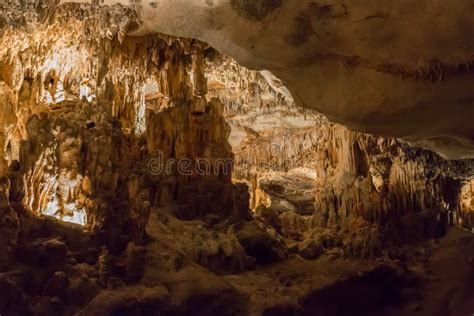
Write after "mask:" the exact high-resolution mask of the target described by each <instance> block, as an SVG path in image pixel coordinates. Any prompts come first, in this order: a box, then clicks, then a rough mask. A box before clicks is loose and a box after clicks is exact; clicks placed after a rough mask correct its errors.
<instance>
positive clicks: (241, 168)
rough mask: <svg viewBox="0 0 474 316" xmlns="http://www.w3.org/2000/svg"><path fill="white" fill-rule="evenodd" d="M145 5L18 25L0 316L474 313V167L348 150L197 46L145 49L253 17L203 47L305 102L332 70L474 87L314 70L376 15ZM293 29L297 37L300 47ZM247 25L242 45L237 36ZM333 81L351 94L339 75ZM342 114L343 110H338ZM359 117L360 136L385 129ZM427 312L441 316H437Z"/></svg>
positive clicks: (252, 6) (340, 136)
mask: <svg viewBox="0 0 474 316" xmlns="http://www.w3.org/2000/svg"><path fill="white" fill-rule="evenodd" d="M105 4H111V2H110V1H105ZM125 4H127V5H130V6H129V7H124V6H121V5H113V6H101V5H99V4H98V3H97V2H96V1H94V2H93V4H92V5H91V4H86V3H82V4H71V3H68V4H63V5H61V6H59V7H56V3H55V2H49V1H48V2H44V1H43V2H41V1H20V2H12V1H8V2H6V3H2V5H1V6H0V8H1V10H2V11H1V12H2V13H3V16H2V20H1V23H0V28H1V38H0V44H1V47H2V48H1V49H0V109H1V110H0V151H1V154H2V159H1V161H0V162H1V163H0V167H1V168H0V173H1V176H2V178H1V180H0V228H1V229H0V246H1V247H0V248H1V249H0V258H1V259H0V314H5V315H17V314H20V315H23V314H24V315H30V314H32V315H114V314H118V313H126V314H133V315H150V314H157V313H159V314H163V315H190V314H192V315H215V314H222V315H275V314H276V315H281V314H283V315H288V314H290V315H315V314H325V315H347V314H364V315H365V314H369V315H370V314H377V315H384V314H385V312H387V315H389V312H392V313H393V312H394V311H395V314H397V313H396V312H398V314H400V309H403V308H408V309H410V308H412V309H411V310H412V311H413V310H415V311H418V310H420V309H421V313H423V312H424V311H431V310H436V308H433V306H436V302H443V304H444V305H445V306H449V308H447V309H446V308H443V309H438V310H442V311H443V312H444V311H445V310H448V311H449V312H451V311H452V312H453V313H456V312H459V313H461V312H463V311H464V310H467V307H469V298H470V297H472V295H471V294H472V286H469V285H470V284H471V283H472V282H471V274H472V273H471V272H472V271H471V270H472V269H471V267H470V264H471V263H472V258H469V254H470V253H472V251H471V250H472V249H471V248H472V242H471V241H472V236H471V235H468V233H467V232H465V231H461V232H463V233H462V234H460V233H457V235H458V236H455V238H454V240H455V242H450V239H451V238H453V237H452V235H451V234H452V232H453V231H454V232H457V231H458V230H456V229H454V228H451V229H450V228H449V227H450V224H460V225H462V226H463V227H464V228H465V229H467V230H469V229H472V213H473V212H472V210H471V209H472V208H470V205H471V204H472V203H471V199H472V188H471V186H470V185H468V184H467V183H468V182H469V181H470V180H471V178H472V174H473V172H472V162H470V161H452V162H447V161H444V160H442V159H441V158H440V157H438V156H436V155H435V154H433V153H432V152H429V151H425V150H421V149H419V148H414V147H411V146H409V145H408V144H406V143H405V142H403V141H400V140H397V139H387V138H381V137H379V136H370V135H365V134H361V133H357V132H350V131H349V130H347V129H346V128H344V127H342V126H340V125H336V124H334V123H330V122H329V121H328V120H327V119H326V118H324V117H323V116H321V115H319V114H317V113H314V112H312V111H310V110H307V109H303V108H300V107H298V106H297V104H296V102H295V101H294V99H293V97H292V95H291V94H290V92H289V90H288V89H287V88H286V87H285V84H284V82H283V81H282V80H280V79H277V78H276V77H274V76H273V75H272V74H271V73H270V72H269V71H262V72H257V71H251V70H249V69H246V68H243V67H242V66H239V65H238V64H237V63H236V62H235V61H234V60H232V59H231V58H227V57H225V56H223V55H221V54H220V53H217V51H216V50H215V49H214V48H211V47H209V46H208V45H207V44H205V43H203V42H199V41H198V40H196V39H184V38H175V37H172V36H169V35H148V36H141V37H131V36H128V35H130V34H135V35H137V34H139V35H143V34H144V33H143V32H147V30H148V31H156V30H157V26H156V25H153V24H152V23H151V22H153V23H154V22H156V21H155V20H154V19H151V18H150V17H152V16H150V13H151V12H155V13H156V12H160V13H159V14H161V13H166V14H169V16H159V15H156V16H154V17H158V16H159V17H160V18H163V20H162V21H168V22H169V21H170V19H171V20H172V21H173V23H170V24H167V25H166V27H169V28H170V29H171V30H172V32H170V33H179V32H182V31H186V29H187V27H186V25H187V23H192V22H196V21H194V20H193V19H194V18H195V17H196V16H200V20H199V21H198V22H199V23H195V24H194V26H193V30H192V31H193V32H198V33H199V32H200V31H202V30H203V29H202V28H201V26H203V25H204V24H206V23H208V24H209V25H214V23H219V21H221V22H222V21H225V22H228V21H227V20H223V19H224V18H229V17H236V19H235V20H232V21H233V22H232V23H224V24H223V25H222V28H220V29H219V32H215V33H213V32H209V33H206V32H204V33H200V34H194V35H195V37H199V38H207V39H210V38H212V40H213V41H214V43H215V44H216V47H217V48H220V49H223V50H229V51H228V52H229V53H232V54H233V55H235V56H237V57H239V58H240V60H241V61H245V63H246V64H249V65H250V64H253V65H256V66H261V65H268V66H269V68H271V69H273V70H274V71H275V72H281V74H283V77H284V79H286V80H287V81H288V78H289V74H290V72H289V70H288V69H290V70H291V69H293V70H292V71H295V72H296V70H295V67H299V68H301V69H298V72H297V73H298V74H299V75H301V76H302V77H301V78H306V79H307V78H308V74H313V73H314V72H313V71H314V70H315V67H316V66H315V65H317V67H316V68H318V67H322V68H324V67H326V66H327V64H331V63H332V62H335V63H336V64H338V65H339V66H338V67H339V68H338V69H339V70H341V69H342V70H341V71H343V72H345V75H347V76H352V75H353V76H354V78H352V79H354V80H357V79H360V78H358V77H357V74H358V73H359V72H358V71H359V70H358V69H359V68H361V69H365V70H362V71H373V72H376V73H378V74H379V75H381V74H384V75H386V76H392V77H396V78H398V79H400V80H405V81H407V82H411V81H415V82H418V84H420V85H425V84H426V85H428V84H429V85H444V84H448V83H447V82H448V81H442V82H440V83H435V82H437V80H438V79H439V76H440V75H441V74H443V75H444V74H447V73H446V72H445V71H447V72H448V73H449V75H450V76H451V77H449V78H448V79H446V80H451V78H458V77H459V76H464V75H465V76H468V74H467V73H465V72H463V71H464V70H462V69H457V70H456V69H454V68H449V71H448V70H446V68H443V67H442V65H439V64H437V63H434V62H430V65H429V66H428V68H427V71H421V72H417V73H414V72H413V71H411V70H410V69H408V70H404V71H401V68H399V67H394V66H393V65H392V64H391V63H388V64H387V63H385V62H384V61H383V60H382V61H381V62H382V64H377V63H375V62H373V60H372V59H373V58H367V59H366V58H363V57H360V56H363V55H365V53H367V54H368V53H371V50H368V51H363V52H361V53H360V54H359V55H360V56H359V55H354V56H352V55H351V56H350V57H347V56H346V57H344V56H345V55H344V54H340V55H341V56H339V55H338V54H335V53H325V54H319V55H317V56H313V57H314V58H313V59H311V58H310V59H308V60H295V59H294V58H295V56H296V57H297V58H298V56H297V55H298V54H301V53H302V52H304V51H305V50H306V49H308V47H311V48H314V47H313V45H314V42H315V41H323V42H324V43H326V42H328V43H327V44H331V43H329V42H330V38H331V37H330V36H332V35H331V34H333V32H327V34H326V33H325V29H326V28H329V29H331V30H336V29H337V30H339V31H340V32H342V33H343V32H344V30H345V29H344V28H342V27H339V25H340V24H339V23H346V22H345V21H347V20H351V19H353V18H354V16H353V15H354V11H353V10H354V8H355V7H357V8H358V7H359V6H361V7H363V6H364V5H363V4H357V3H355V4H351V5H349V4H347V3H343V2H337V3H333V2H329V3H320V2H314V1H313V2H308V3H305V5H303V6H300V7H297V5H298V4H301V3H298V2H290V1H233V2H230V1H227V2H220V1H202V2H199V3H198V2H196V1H173V2H167V1H160V2H153V3H150V2H146V1H127V2H126V3H125ZM150 4H151V5H150ZM194 4H199V6H198V7H195V6H194ZM306 4H307V5H306ZM167 5H172V6H177V7H179V8H180V10H182V11H180V12H179V14H180V17H181V18H180V19H177V18H176V16H174V15H173V10H172V9H173V7H168V8H169V9H170V11H167V10H162V9H163V8H164V7H166V6H167ZM232 5H233V7H234V9H233V8H232ZM378 5H379V4H376V5H374V6H375V7H377V6H378ZM399 5H400V4H392V5H391V6H389V7H388V8H387V9H386V10H387V11H388V12H389V13H391V12H392V11H393V10H395V9H396V8H398V6H399ZM142 6H143V7H142ZM204 6H205V8H206V10H207V11H206V12H207V13H206V14H207V15H200V14H201V13H202V12H201V11H200V10H199V9H202V8H203V7H204ZM145 8H146V10H145ZM236 8H238V10H237V11H238V12H237V11H236V10H235V9H236ZM384 8H385V6H384ZM155 10H160V11H155ZM189 10H191V11H192V12H190V11H189ZM384 10H385V9H384ZM414 11H416V8H414ZM215 12H219V13H220V14H219V15H218V16H217V17H216V16H215ZM155 13H153V14H155ZM183 14H184V15H186V14H189V16H188V17H189V20H188V19H183V18H182V16H183ZM239 14H240V15H239ZM294 14H296V15H294ZM281 15H285V16H286V15H288V16H287V17H286V18H285V19H282V20H283V21H285V20H287V19H290V20H291V18H292V17H297V18H296V21H295V23H281V25H280V24H278V23H277V22H278V21H277V20H278V19H277V18H279V17H280V16H281ZM381 16H382V17H383V16H384V15H383V14H381V15H380V16H379V15H376V16H374V17H373V18H372V17H371V18H370V19H368V20H378V19H382V18H381ZM402 16H404V15H402ZM221 19H222V20H221ZM234 22H235V23H236V24H239V23H242V24H241V25H240V27H239V29H238V33H242V34H237V33H232V34H228V32H229V30H232V28H234V27H235V25H234ZM372 22H373V21H372ZM160 23H161V20H160ZM203 23H204V24H203ZM275 23H276V25H275ZM266 26H275V28H274V29H266ZM355 28H357V26H355ZM211 29H212V28H208V29H207V30H211ZM255 29H258V30H259V31H258V32H254V33H253V34H252V33H248V34H249V35H247V34H246V33H245V32H246V31H249V30H255ZM188 30H190V29H188ZM282 30H283V31H284V32H282ZM380 31H381V32H383V29H381V30H380ZM134 32H135V33H134ZM140 32H142V33H140ZM269 33H272V34H270V35H269ZM222 34H224V36H220V35H222ZM226 34H227V35H226ZM282 34H285V36H284V37H282ZM357 34H364V33H363V32H362V33H357ZM194 35H193V36H194ZM260 35H262V36H260ZM267 35H269V36H267ZM382 35H384V34H382ZM246 36H250V37H252V36H254V37H252V38H249V41H250V42H252V43H253V44H254V45H255V47H254V48H251V49H254V50H255V52H252V53H251V54H249V55H245V50H246V49H247V50H248V49H249V47H251V45H250V42H247V41H245V40H244V41H243V42H242V43H238V44H239V45H240V44H242V45H241V47H240V48H239V47H238V46H236V45H235V40H236V38H241V39H242V38H243V37H246ZM262 41H263V42H264V43H263V44H262ZM226 43H227V44H229V45H227V44H226ZM232 43H234V44H232ZM349 43H350V42H349ZM230 44H232V45H233V46H232V45H230ZM253 44H252V45H253ZM332 44H334V45H336V44H337V43H332ZM262 45H263V46H262ZM275 45H277V46H278V45H282V46H281V47H283V48H288V47H290V46H291V47H292V49H291V50H288V49H282V50H274V51H272V49H274V48H275ZM341 45H342V44H341ZM316 46H317V45H316ZM363 46H364V45H362V44H360V46H358V48H360V49H362V48H363ZM262 47H264V51H262ZM265 47H266V48H265ZM327 47H333V46H330V45H327ZM348 48H350V47H348ZM267 49H268V50H267ZM313 50H314V49H313ZM362 50H363V49H362ZM314 51H315V52H316V53H317V51H316V50H314ZM288 52H289V53H288ZM262 53H265V54H263V55H262ZM363 53H364V54H363ZM286 54H288V55H286ZM259 55H260V56H263V58H261V59H258V58H256V56H259ZM285 56H286V57H285ZM301 56H302V55H301ZM301 56H299V57H301ZM305 56H309V57H311V56H312V55H308V54H306V55H305ZM247 57H249V58H247ZM372 57H373V56H372ZM281 58H283V59H284V62H282V60H283V59H281ZM265 60H266V61H267V62H265ZM269 60H272V61H273V62H274V63H272V64H269V63H268V61H269ZM301 63H303V64H301ZM331 65H332V64H331ZM302 66H304V67H305V68H304V69H302ZM318 69H319V70H320V68H318ZM423 69H424V68H423ZM326 70H327V71H328V72H327V73H324V72H323V73H322V74H321V76H326V77H327V78H328V83H331V82H332V80H331V79H334V78H333V77H331V75H328V74H335V73H337V72H334V71H333V70H334V69H332V66H331V67H328V68H327V69H326ZM318 76H319V74H318ZM344 78H345V77H344ZM344 78H342V79H341V78H340V79H341V81H340V82H341V83H347V82H345V81H344V80H343V79H344ZM313 79H314V78H313ZM352 79H351V81H350V82H353V81H352ZM374 79H377V78H375V77H374ZM410 80H411V81H410ZM289 82H290V88H291V90H292V91H293V92H296V93H294V95H295V97H296V99H297V101H301V100H299V99H298V98H299V97H300V95H299V92H301V91H299V90H298V89H296V88H295V87H299V89H303V90H302V91H303V92H304V93H308V94H311V95H312V93H316V94H317V93H320V92H321V91H318V90H317V89H312V90H311V91H312V92H311V93H309V92H308V91H310V89H309V88H308V87H309V86H306V87H305V86H301V81H300V80H299V79H298V80H295V82H293V83H292V82H291V80H290V81H289ZM357 82H359V81H357ZM382 82H383V81H380V83H382ZM332 83H334V82H332ZM377 83H378V82H377ZM343 86H344V84H342V85H341V86H340V87H343ZM460 86H462V85H460ZM460 86H457V88H459V89H460ZM326 88H327V86H326ZM457 88H456V89H457ZM348 90H349V92H346V91H345V93H355V94H357V93H359V90H356V89H348ZM387 90H389V89H388V86H384V89H381V90H380V91H381V92H380V93H384V91H385V92H386V91H387ZM421 90H423V89H421ZM421 90H420V91H421ZM390 91H391V90H390ZM322 92H323V93H324V95H321V98H319V96H318V99H317V100H318V103H317V104H318V107H319V106H321V107H322V108H324V107H326V106H329V108H330V109H333V105H334V102H332V101H334V99H333V98H336V99H338V98H339V96H340V94H337V93H335V89H333V90H331V89H327V90H326V89H324V90H322ZM369 92H370V93H368V92H367V91H366V90H364V89H361V90H360V93H361V95H362V96H365V93H367V95H368V99H367V100H371V101H373V100H372V99H370V97H373V96H374V94H377V91H369ZM395 92H396V91H395ZM395 92H394V93H395ZM326 93H327V96H331V98H330V99H331V100H329V101H331V102H329V101H328V100H326V101H328V103H327V104H326V103H325V102H319V101H321V100H325V98H324V97H325V94H326ZM446 95H449V96H450V97H451V96H452V95H450V94H446ZM386 96H388V97H390V95H386ZM346 97H347V95H346ZM305 100H306V101H307V99H306V98H305ZM338 100H339V99H338ZM341 100H342V101H341V102H342V103H343V102H346V101H347V100H346V99H345V98H341ZM344 100H346V101H344ZM374 100H375V99H374ZM339 101H340V100H339ZM339 101H338V102H339ZM365 101H366V99H363V98H362V99H361V101H360V102H365ZM375 101H377V100H375ZM375 101H374V102H375ZM402 101H404V100H402ZM315 104H316V103H315ZM354 104H355V107H354V111H353V112H351V111H349V113H348V114H351V115H353V114H359V112H360V115H362V116H363V115H364V114H366V113H364V112H363V111H361V110H360V107H358V106H357V102H356V103H354ZM364 104H365V103H364ZM390 105H391V104H389V103H387V106H390ZM409 109H411V108H409ZM335 110H337V111H339V110H344V111H346V110H347V109H344V108H340V109H337V108H336V109H335ZM393 110H394V111H395V112H394V113H396V112H397V110H399V109H398V108H393ZM337 111H336V112H337ZM344 111H342V112H341V113H345V112H344ZM357 111H358V112H357ZM336 114H340V113H336ZM336 117H339V116H338V115H336ZM357 119H361V117H360V116H359V117H358V116H357V115H356V116H354V117H352V119H351V120H352V121H351V122H354V121H353V120H357ZM376 122H378V121H377V120H376ZM387 122H388V123H390V120H388V121H387ZM388 123H387V124H388ZM392 123H393V122H392ZM349 125H350V124H349ZM371 126H372V125H371ZM373 126H374V128H375V126H376V125H373ZM388 126H390V124H388ZM229 127H231V129H229ZM420 127H426V125H423V124H421V126H420ZM395 132H396V131H395V130H394V133H395ZM398 132H399V130H398ZM392 135H394V134H392ZM402 136H406V135H402ZM275 145H276V146H275ZM160 155H162V156H160ZM157 158H160V159H161V160H162V161H159V160H158V161H157ZM202 158H205V159H206V160H205V162H206V164H205V165H199V163H202V162H203V161H202ZM231 158H234V160H235V163H234V162H233V161H230V159H231ZM180 160H182V161H184V162H185V163H186V165H182V164H181V165H180V164H178V161H180ZM218 160H221V161H222V160H223V161H225V162H227V161H230V164H228V165H226V164H218ZM165 162H172V163H171V166H170V168H164V167H166V166H164V165H163V164H164V163H165ZM193 165H194V166H197V165H199V166H200V168H194V169H193V168H191V170H190V169H189V168H188V167H189V166H193ZM249 189H250V190H249ZM68 222H72V223H68ZM447 232H448V233H449V234H448V237H446V239H443V240H442V241H440V238H441V237H442V236H444V235H445V234H446V233H447ZM438 242H440V243H441V245H442V247H441V248H442V249H443V251H446V253H447V254H449V257H451V258H453V262H454V263H455V267H454V269H456V273H455V274H453V275H454V277H453V278H450V277H448V275H449V274H448V273H444V276H443V278H441V279H440V280H439V282H436V281H435V282H433V280H430V278H429V276H430V274H429V271H430V270H429V269H430V267H433V269H434V271H436V275H442V274H443V270H442V269H439V267H438V266H437V265H438V264H440V263H442V264H443V265H446V261H448V260H446V257H442V256H441V257H440V254H439V250H440V249H439V248H438V247H436V246H435V245H436V243H438ZM431 252H433V256H431ZM362 258H363V259H362ZM440 259H441V260H440ZM446 269H447V270H444V272H445V271H451V270H452V269H453V267H449V265H448V266H447V268H446ZM423 285H428V287H427V288H428V289H429V290H428V291H425V290H424V289H425V288H424V287H423ZM454 285H456V286H454ZM433 293H440V294H439V295H437V294H435V295H434V296H433ZM422 297H427V298H429V299H430V301H429V302H430V303H429V305H426V306H422V307H420V306H418V305H419V304H420V303H418V300H420V298H422ZM341 301H342V302H344V304H341ZM433 302H434V303H433ZM417 304H418V305H417ZM406 305H408V306H406ZM438 305H439V304H438ZM412 306H414V308H413V307H412ZM390 308H392V310H390ZM431 314H432V313H431ZM444 314H448V313H444Z"/></svg>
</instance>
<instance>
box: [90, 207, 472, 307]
mask: <svg viewBox="0 0 474 316" xmlns="http://www.w3.org/2000/svg"><path fill="white" fill-rule="evenodd" d="M164 214H165V213H164V212H161V211H160V212H156V211H154V212H152V214H151V219H150V223H149V225H148V229H147V233H148V235H149V238H150V242H149V244H148V245H147V246H146V253H147V255H146V256H147V260H146V268H145V273H144V277H143V278H142V281H141V282H140V283H139V284H138V285H134V286H132V287H125V288H120V289H116V290H107V291H104V292H102V293H101V294H100V295H98V296H97V297H96V298H95V299H94V300H93V301H92V302H91V303H90V304H89V305H88V307H87V308H86V309H85V310H84V311H83V313H82V314H83V315H105V314H114V311H117V310H121V311H128V310H129V309H133V310H137V309H139V310H140V313H139V315H143V314H145V315H148V314H153V315H154V314H155V313H156V311H157V310H160V311H161V312H160V315H216V314H217V313H218V314H220V315H387V316H392V315H414V316H415V315H416V316H418V315H453V316H457V315H471V313H472V311H473V310H474V309H473V303H474V300H473V299H472V298H473V297H474V296H473V293H474V292H473V284H474V282H473V281H474V280H473V276H474V273H473V272H474V267H473V261H472V257H473V255H474V237H473V236H472V234H470V233H467V232H465V231H462V230H460V229H458V228H452V229H451V230H450V232H449V234H448V235H447V236H446V237H445V238H443V239H442V240H440V241H438V243H437V244H435V245H432V246H429V249H427V250H426V252H424V253H430V254H431V256H430V259H429V260H424V259H420V260H412V261H409V262H399V261H397V260H385V259H373V260H359V259H351V258H346V259H342V258H332V257H329V256H322V257H320V258H318V259H316V260H305V259H303V258H301V257H299V256H297V255H290V256H289V258H288V259H287V260H285V261H282V262H278V263H271V264H267V265H262V266H256V267H255V268H254V269H252V270H251V271H246V272H243V273H227V274H219V273H213V272H211V271H209V269H207V268H205V267H204V266H203V265H202V264H197V263H196V261H199V260H200V258H202V256H203V253H202V251H203V250H202V249H206V246H205V245H209V244H210V243H214V242H216V241H215V239H216V238H217V237H219V236H216V233H211V232H209V231H207V229H206V228H205V226H203V225H202V223H200V222H197V221H196V222H182V221H179V220H176V219H175V218H173V217H167V216H166V215H164ZM220 237H222V236H220ZM213 239H214V240H213ZM224 243H225V241H224ZM221 246H222V245H221ZM230 252H231V251H229V256H230V257H231V256H233V255H234V254H230ZM193 258H194V259H193ZM131 314H133V315H135V314H134V313H131ZM127 315H128V314H127Z"/></svg>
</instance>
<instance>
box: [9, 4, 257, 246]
mask: <svg viewBox="0 0 474 316" xmlns="http://www.w3.org/2000/svg"><path fill="white" fill-rule="evenodd" d="M71 9H74V10H71ZM71 12H74V13H73V14H71ZM49 19H50V25H38V29H37V30H36V31H35V32H28V30H26V29H25V28H24V27H23V26H22V25H12V24H9V25H8V26H7V27H6V28H5V29H4V30H3V31H4V32H3V33H4V35H3V36H2V38H1V42H2V45H3V46H4V47H8V49H5V50H2V51H0V79H1V80H2V85H1V86H0V100H1V102H2V111H1V112H0V123H1V125H0V128H1V133H0V145H1V150H2V153H3V159H2V160H1V165H0V167H1V168H0V171H1V175H2V176H7V177H9V178H10V179H11V183H12V185H11V187H12V190H11V191H12V195H11V197H10V198H11V200H12V201H14V202H18V203H22V204H23V206H24V207H25V208H26V209H28V210H29V211H31V212H32V213H34V214H37V215H49V216H54V217H56V218H59V219H61V220H63V221H68V222H73V223H79V224H82V225H85V226H86V227H88V228H89V229H91V230H93V231H96V232H101V233H104V234H106V235H107V239H108V240H109V242H110V243H112V244H118V246H117V247H123V246H124V245H126V243H124V240H127V239H133V240H138V241H139V240H141V239H142V238H143V233H144V228H145V225H146V223H147V221H148V213H149V210H150V208H151V207H153V206H158V205H160V206H161V205H172V206H173V210H174V211H175V212H176V214H177V215H178V216H179V217H182V218H186V219H191V218H196V217H202V216H205V215H209V214H218V215H222V216H224V217H228V216H231V215H235V216H234V218H235V219H239V218H241V217H242V216H245V215H242V214H245V213H246V211H247V210H248V196H247V191H246V188H245V187H243V186H234V185H233V184H232V181H231V177H232V171H233V161H232V158H233V156H232V152H231V147H230V145H229V143H228V141H227V138H228V136H229V133H230V130H229V126H228V124H227V123H226V122H225V120H224V117H223V112H224V105H223V104H222V103H221V102H220V101H219V100H218V99H211V100H210V101H208V95H207V93H208V92H207V80H206V77H205V68H206V66H205V65H206V63H207V61H206V60H207V59H208V58H209V56H211V55H212V54H215V52H214V50H212V49H210V48H209V47H208V46H207V45H205V44H203V43H200V42H197V41H194V40H186V39H177V38H172V37H168V36H148V37H140V38H134V37H127V38H125V37H124V34H125V33H126V32H127V31H128V30H129V29H130V28H132V27H133V25H134V23H136V19H137V16H136V13H135V12H134V11H132V10H129V9H126V8H123V7H121V6H117V7H110V8H105V7H100V6H90V5H84V4H69V5H66V6H63V7H61V8H60V9H57V10H55V11H54V14H52V15H50V16H49ZM28 25H29V26H31V24H28ZM66 26H67V27H66ZM95 28H96V29H97V30H100V32H99V33H98V34H96V33H94V29H95ZM13 43H15V45H13ZM150 82H154V83H156V85H157V87H158V93H159V98H157V99H155V100H154V103H153V102H152V103H153V104H151V105H150V103H146V102H145V87H146V85H147V84H148V83H150ZM158 158H160V159H161V160H160V161H158V160H157V159H158ZM184 160H185V162H186V163H188V162H189V164H190V165H187V169H186V170H181V169H182V168H181V165H180V163H182V161H184ZM171 161H174V164H169V162H171ZM156 163H159V164H162V165H160V166H158V167H159V168H163V172H159V173H157V172H156V170H155V168H156V167H157V166H156ZM197 163H201V165H199V166H198V165H197ZM180 168H181V169H180ZM121 238H122V239H121Z"/></svg>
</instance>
